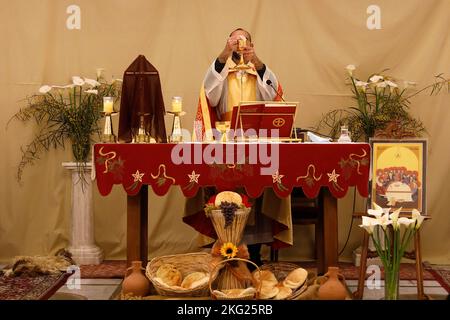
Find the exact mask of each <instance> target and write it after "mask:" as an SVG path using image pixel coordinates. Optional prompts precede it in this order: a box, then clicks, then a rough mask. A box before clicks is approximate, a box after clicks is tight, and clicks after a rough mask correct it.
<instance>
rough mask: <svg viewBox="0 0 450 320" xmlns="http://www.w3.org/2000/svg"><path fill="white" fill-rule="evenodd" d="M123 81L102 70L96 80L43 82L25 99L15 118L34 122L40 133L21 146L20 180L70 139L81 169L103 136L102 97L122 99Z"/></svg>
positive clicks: (79, 79)
mask: <svg viewBox="0 0 450 320" xmlns="http://www.w3.org/2000/svg"><path fill="white" fill-rule="evenodd" d="M121 88H122V80H120V79H116V80H113V81H111V82H107V81H106V80H105V79H104V78H103V77H102V76H101V72H98V73H97V80H93V79H88V78H84V79H83V78H80V77H78V76H74V77H72V83H71V84H69V85H65V86H55V85H54V86H49V85H44V86H42V87H41V88H40V89H39V93H36V94H33V95H31V96H29V97H27V98H26V99H25V101H26V106H25V107H23V108H21V109H20V110H19V111H18V112H17V113H16V114H15V115H14V116H13V117H12V120H14V119H15V120H19V121H21V122H24V123H28V122H30V121H34V122H35V123H36V124H37V132H36V134H35V135H34V138H33V140H32V141H31V142H30V143H29V144H27V145H26V146H22V147H21V151H22V158H21V160H20V163H19V166H18V169H17V179H18V181H21V180H22V175H23V171H24V168H25V167H26V166H27V165H30V164H33V163H34V162H35V161H36V160H38V159H40V157H41V156H42V154H43V153H44V152H45V151H48V150H50V149H51V148H52V147H53V148H55V149H56V148H65V146H66V143H67V142H70V144H71V146H72V154H73V158H74V160H75V162H76V163H77V164H78V166H79V169H80V170H84V167H85V165H84V163H85V162H86V161H87V160H88V158H89V155H90V150H91V145H92V143H93V142H94V141H95V137H96V136H97V138H98V137H100V135H101V128H100V127H99V120H100V119H101V118H102V117H103V97H114V98H115V100H118V99H119V98H120V94H121Z"/></svg>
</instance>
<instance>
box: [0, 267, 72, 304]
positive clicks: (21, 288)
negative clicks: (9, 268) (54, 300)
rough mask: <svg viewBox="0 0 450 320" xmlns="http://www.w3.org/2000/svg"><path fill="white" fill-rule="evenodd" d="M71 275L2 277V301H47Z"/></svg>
mask: <svg viewBox="0 0 450 320" xmlns="http://www.w3.org/2000/svg"><path fill="white" fill-rule="evenodd" d="M68 276H70V274H64V273H63V274H56V275H55V274H53V275H43V276H37V277H29V276H20V277H6V276H1V277H0V300H46V299H48V298H50V297H51V296H52V295H53V294H54V293H55V292H56V291H57V290H58V289H59V288H60V287H61V286H63V285H64V284H65V283H66V280H67V278H68Z"/></svg>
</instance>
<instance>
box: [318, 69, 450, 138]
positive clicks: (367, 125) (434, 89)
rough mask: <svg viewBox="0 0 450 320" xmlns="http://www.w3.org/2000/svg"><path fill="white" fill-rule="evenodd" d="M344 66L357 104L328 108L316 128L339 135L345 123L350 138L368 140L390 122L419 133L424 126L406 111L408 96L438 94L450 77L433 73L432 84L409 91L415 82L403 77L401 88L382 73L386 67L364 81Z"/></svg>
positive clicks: (407, 132) (411, 133)
mask: <svg viewBox="0 0 450 320" xmlns="http://www.w3.org/2000/svg"><path fill="white" fill-rule="evenodd" d="M349 67H350V68H349ZM347 70H348V72H349V75H350V81H351V91H352V94H353V96H352V98H353V100H354V101H355V103H356V106H352V107H348V108H340V109H335V110H331V111H329V112H327V113H326V114H324V115H323V117H322V119H321V120H320V122H319V124H318V125H317V129H318V130H321V129H325V130H328V135H330V136H331V137H333V138H337V137H338V136H339V134H340V127H341V125H347V126H348V129H349V131H350V132H351V134H352V140H353V141H358V140H361V139H362V140H365V141H367V140H368V139H369V138H370V137H373V136H374V135H375V133H376V132H377V131H382V130H385V129H386V127H387V126H388V125H389V124H390V123H393V122H395V123H396V126H397V127H398V128H400V130H401V131H402V133H403V135H404V136H420V135H421V134H423V132H425V127H424V125H423V123H422V122H421V121H420V120H419V119H415V118H413V117H412V116H411V115H410V114H409V107H410V103H411V102H410V99H411V98H412V97H414V96H415V95H417V94H419V93H420V92H422V91H426V90H429V91H430V94H437V93H439V92H440V91H441V90H442V89H443V88H447V90H448V91H449V92H450V80H449V79H446V78H444V77H443V76H442V74H440V75H437V76H436V77H435V82H434V83H433V84H431V85H428V86H426V87H424V88H423V89H421V90H419V91H416V92H414V93H413V94H410V95H408V92H409V91H410V90H411V88H412V87H413V85H414V83H412V82H409V81H404V83H403V86H402V88H400V86H399V85H398V84H397V83H396V82H395V79H394V78H392V77H390V76H388V75H384V74H383V72H384V71H386V70H384V71H383V72H381V73H378V74H373V75H371V76H370V77H369V79H368V80H367V82H364V81H361V80H359V79H357V78H356V77H354V76H353V70H354V67H353V66H348V67H347Z"/></svg>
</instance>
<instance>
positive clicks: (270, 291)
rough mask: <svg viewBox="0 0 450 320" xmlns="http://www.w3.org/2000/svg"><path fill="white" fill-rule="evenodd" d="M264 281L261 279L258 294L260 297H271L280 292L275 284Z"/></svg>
mask: <svg viewBox="0 0 450 320" xmlns="http://www.w3.org/2000/svg"><path fill="white" fill-rule="evenodd" d="M264 283H265V282H264V281H263V285H262V286H261V293H260V295H259V297H260V298H261V299H272V298H273V297H275V296H276V295H277V294H278V293H279V292H280V289H278V288H277V287H276V286H272V285H267V284H266V285H264Z"/></svg>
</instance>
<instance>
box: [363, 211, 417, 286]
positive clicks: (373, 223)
mask: <svg viewBox="0 0 450 320" xmlns="http://www.w3.org/2000/svg"><path fill="white" fill-rule="evenodd" d="M373 208H374V209H369V210H367V213H368V215H369V216H363V217H362V224H361V225H360V227H361V228H364V229H365V230H366V231H367V232H368V234H369V236H370V238H371V239H372V241H373V244H374V246H375V248H376V251H377V254H378V256H379V257H380V259H381V261H382V262H383V266H384V270H385V277H386V278H385V280H386V286H387V287H388V288H389V286H391V288H394V287H395V286H396V285H397V284H398V272H399V269H400V261H401V259H402V257H403V255H404V253H405V250H406V248H407V247H408V245H409V242H410V241H411V239H412V237H413V236H414V234H415V233H416V231H417V230H418V229H419V228H420V227H421V226H422V222H423V221H424V219H425V217H424V216H422V215H421V214H420V212H419V211H418V210H416V209H413V210H412V214H411V218H406V217H400V212H401V210H402V208H399V209H397V210H394V211H393V212H392V213H391V208H382V207H380V206H379V205H377V204H376V203H373ZM396 289H398V288H396Z"/></svg>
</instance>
